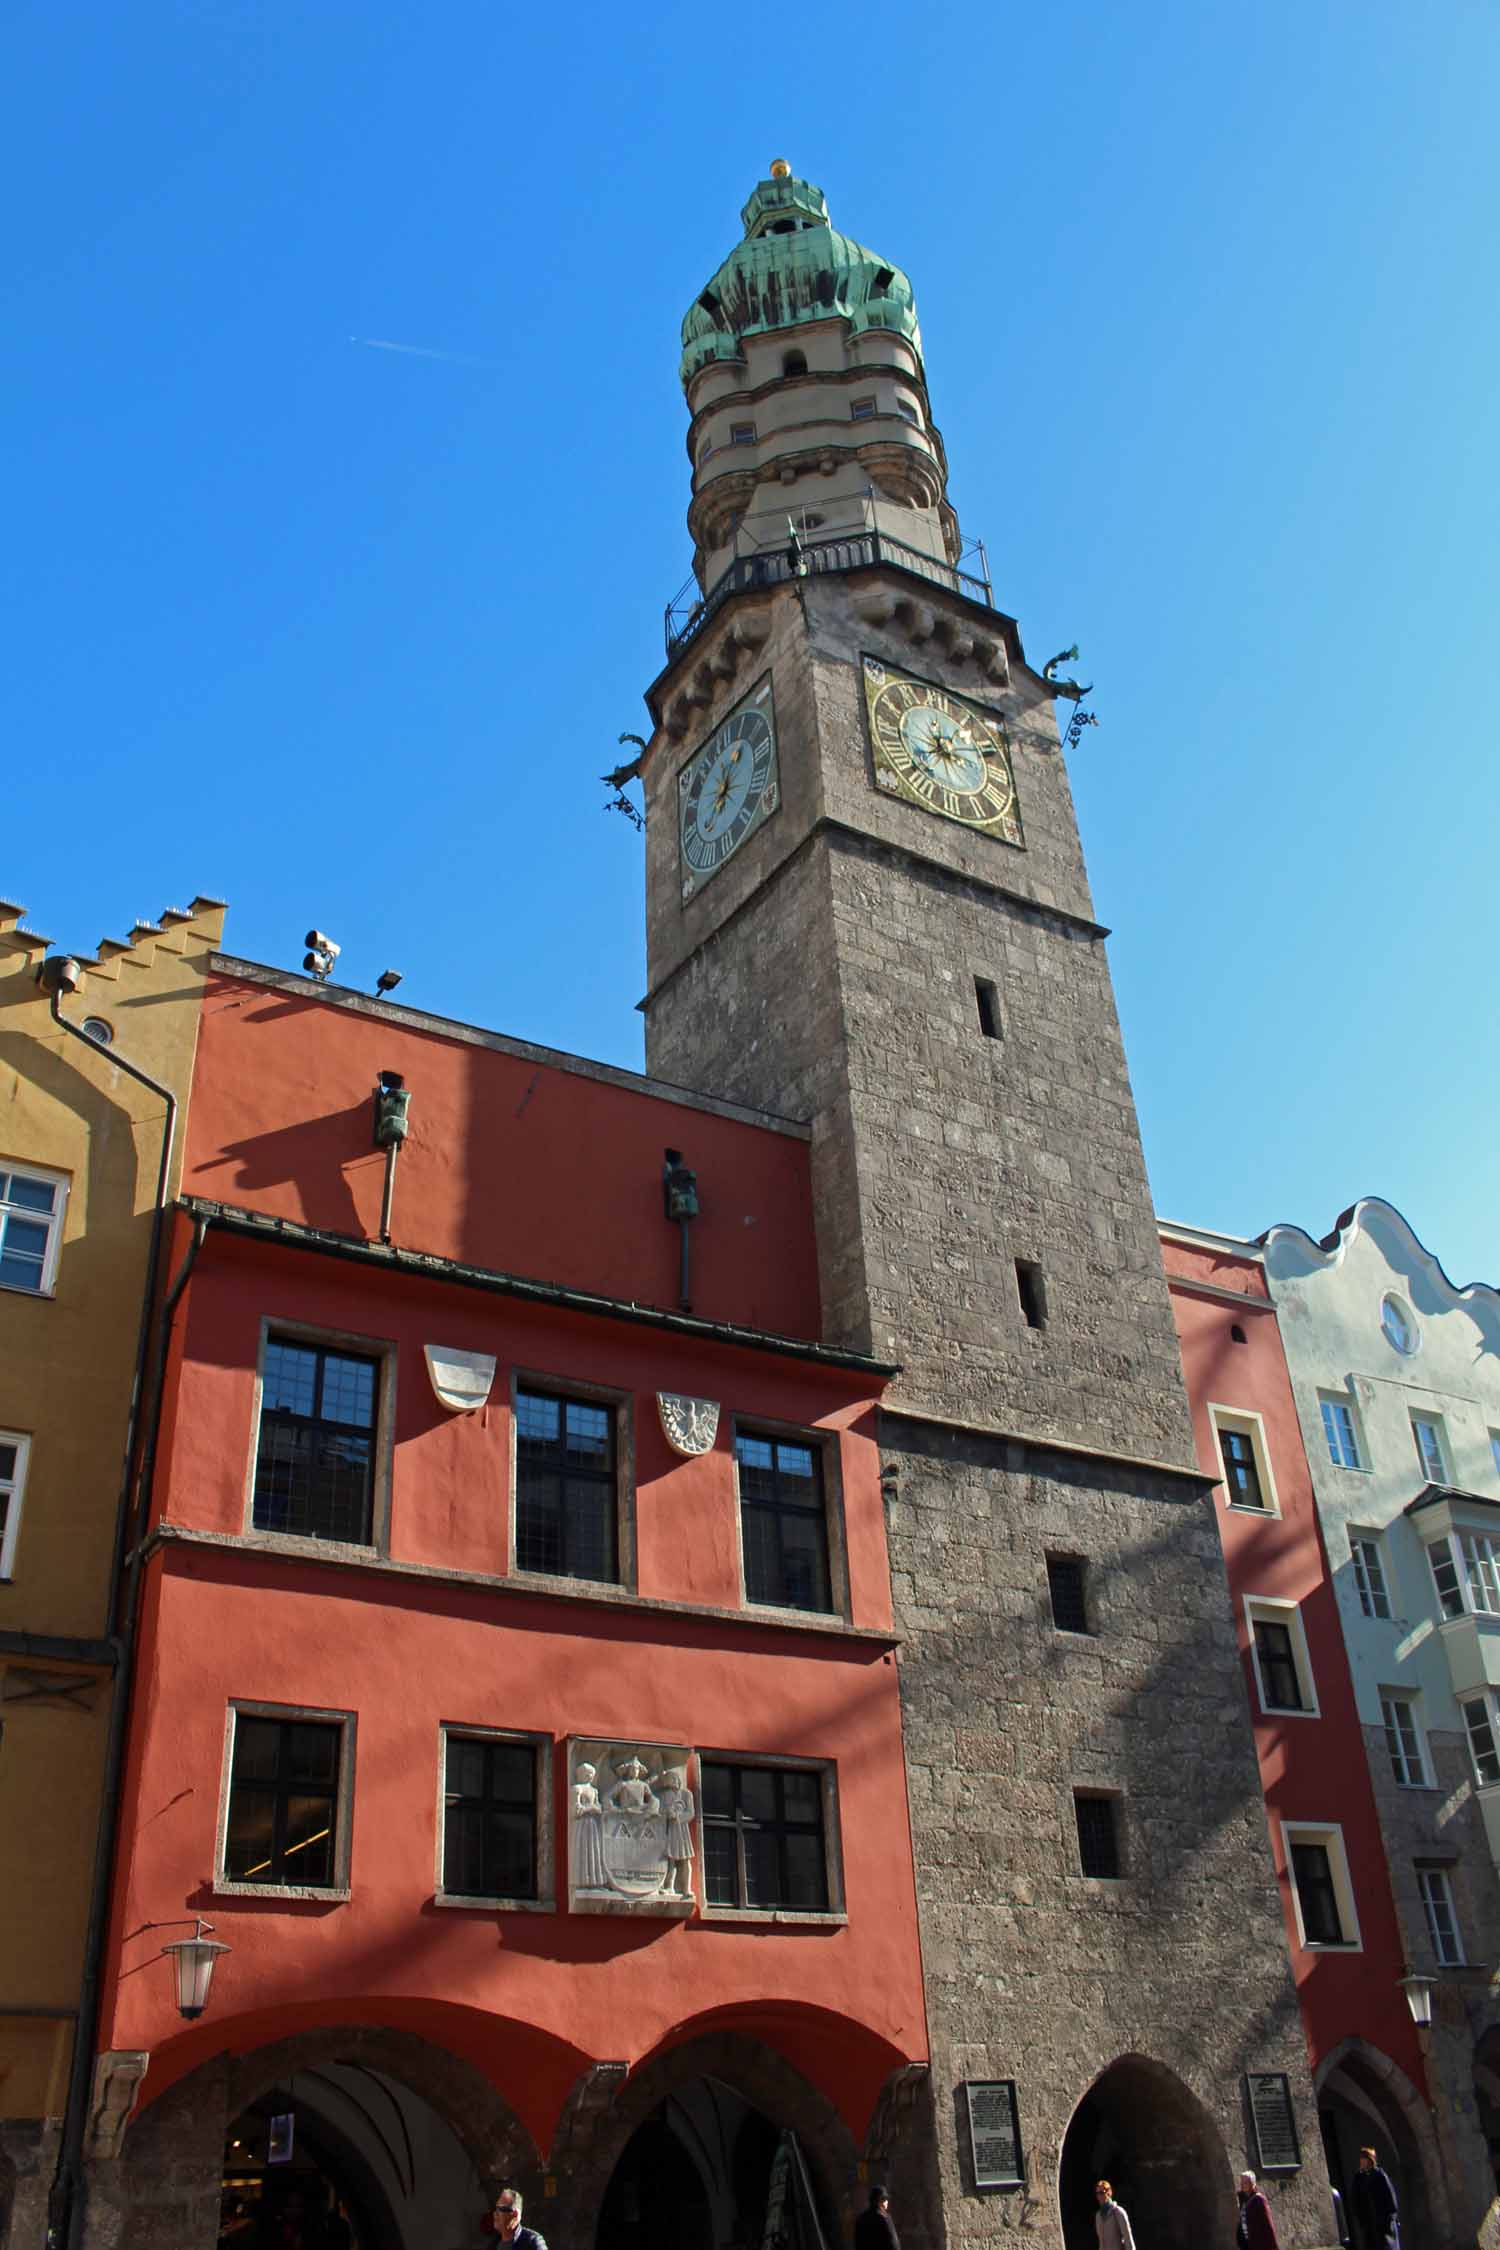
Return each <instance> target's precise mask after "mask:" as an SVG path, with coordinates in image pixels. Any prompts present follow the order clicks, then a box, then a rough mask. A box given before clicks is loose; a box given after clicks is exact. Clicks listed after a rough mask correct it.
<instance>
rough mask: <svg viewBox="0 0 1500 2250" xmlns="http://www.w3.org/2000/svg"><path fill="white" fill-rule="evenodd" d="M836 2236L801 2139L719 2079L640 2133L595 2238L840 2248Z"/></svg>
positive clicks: (691, 2246) (640, 2244) (751, 2249)
mask: <svg viewBox="0 0 1500 2250" xmlns="http://www.w3.org/2000/svg"><path fill="white" fill-rule="evenodd" d="M838 2239H839V2237H838V2234H837V2231H836V2229H835V2228H834V2225H833V2214H832V2212H831V2211H830V2210H829V2209H828V2208H827V2206H826V2202H825V2200H824V2198H823V2197H822V2196H820V2194H819V2191H818V2189H817V2187H816V2186H815V2185H814V2179H813V2172H812V2169H811V2167H810V2166H809V2164H808V2162H807V2157H806V2154H805V2152H804V2150H803V2148H802V2145H801V2143H800V2141H799V2140H798V2138H797V2136H796V2134H795V2133H794V2132H792V2131H790V2130H788V2129H786V2128H783V2127H780V2126H777V2125H776V2124H774V2123H773V2122H772V2120H771V2119H770V2118H769V2117H767V2116H766V2115H765V2114H764V2112H763V2111H761V2110H759V2109H756V2108H754V2107H753V2106H752V2105H751V2104H750V2103H749V2102H747V2101H746V2100H745V2099H744V2097H743V2095H741V2094H738V2093H736V2092H735V2090H734V2088H733V2087H731V2086H726V2085H725V2084H724V2083H723V2082H722V2081H721V2080H719V2079H716V2078H712V2077H702V2078H698V2079H694V2080H692V2081H690V2082H689V2083H687V2084H685V2085H683V2086H680V2087H679V2088H678V2089H677V2090H676V2091H675V2092H674V2093H672V2094H670V2095H668V2096H667V2097H666V2099H665V2100H663V2101H662V2102H661V2103H660V2104H659V2105H658V2106H657V2108H656V2109H655V2110H653V2112H652V2113H651V2115H650V2116H649V2117H647V2118H646V2119H645V2121H644V2122H643V2123H642V2124H640V2125H638V2126H637V2127H636V2129H635V2131H634V2132H633V2133H632V2134H631V2136H630V2139H629V2140H628V2141H627V2142H626V2144H625V2147H624V2149H623V2150H622V2152H621V2155H620V2158H619V2161H618V2163H617V2164H616V2166H615V2168H614V2172H613V2174H612V2175H611V2178H610V2181H609V2185H608V2187H607V2188H606V2190H605V2193H604V2199H603V2202H602V2204H601V2206H600V2210H599V2224H598V2230H597V2235H596V2242H597V2246H598V2250H762V2246H763V2245H766V2244H774V2245H775V2246H776V2250H832V2246H834V2245H836V2244H837V2242H838Z"/></svg>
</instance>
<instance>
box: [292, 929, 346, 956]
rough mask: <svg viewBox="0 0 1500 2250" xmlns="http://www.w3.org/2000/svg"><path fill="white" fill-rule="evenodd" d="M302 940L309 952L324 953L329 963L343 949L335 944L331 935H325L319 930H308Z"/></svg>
mask: <svg viewBox="0 0 1500 2250" xmlns="http://www.w3.org/2000/svg"><path fill="white" fill-rule="evenodd" d="M302 942H303V944H304V945H305V946H306V947H307V950H308V952H309V953H326V954H327V956H328V959H329V961H330V963H332V962H334V961H336V960H337V959H338V957H339V955H340V954H341V953H342V952H343V950H344V949H343V947H342V946H341V945H335V944H334V942H333V939H332V938H331V937H325V936H324V934H323V932H322V931H321V930H309V931H308V933H307V935H306V937H305V938H304V939H303V940H302Z"/></svg>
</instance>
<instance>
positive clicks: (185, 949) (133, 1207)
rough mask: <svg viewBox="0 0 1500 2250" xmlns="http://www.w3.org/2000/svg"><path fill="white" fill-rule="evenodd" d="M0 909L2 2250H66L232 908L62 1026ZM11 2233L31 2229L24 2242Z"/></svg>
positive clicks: (92, 995) (133, 964)
mask: <svg viewBox="0 0 1500 2250" xmlns="http://www.w3.org/2000/svg"><path fill="white" fill-rule="evenodd" d="M22 913H23V909H21V908H19V907H16V906H13V905H10V904H8V903H7V902H5V901H0V1730H3V1731H0V2242H7V2241H8V2243H9V2244H11V2245H13V2246H15V2250H20V2246H21V2245H22V2244H25V2245H26V2246H27V2250H30V2246H31V2245H32V2244H39V2243H41V2242H42V2240H43V2238H44V2230H45V2225H46V2205H47V2197H48V2191H49V2189H50V2186H51V2182H52V2175H53V2171H54V2168H55V2164H56V2158H57V2148H58V2143H59V2137H60V2134H61V2131H62V2120H63V2115H64V2111H65V2107H66V2102H67V2092H68V2082H69V2074H70V2069H71V2064H72V2056H73V2046H74V2038H75V2031H76V2026H77V2022H78V2011H79V2006H80V1992H81V1987H82V1978H83V1969H84V1959H85V1947H86V1943H87V1935H88V1928H89V1916H90V1903H91V1898H92V1895H93V1889H94V1870H95V1854H96V1849H97V1844H98V1837H99V1826H100V1814H101V1810H102V1790H103V1782H104V1775H105V1768H106V1748H107V1740H108V1733H109V1723H110V1710H111V1703H112V1699H113V1696H114V1694H115V1690H116V1665H117V1659H118V1647H117V1644H116V1641H115V1639H114V1636H115V1634H116V1633H117V1631H118V1627H119V1620H118V1618H117V1617H114V1616H112V1615H111V1597H112V1588H113V1584H114V1576H115V1568H116V1550H117V1527H118V1524H119V1520H120V1504H121V1495H122V1490H123V1487H124V1482H125V1473H126V1450H127V1444H128V1441H129V1434H130V1426H131V1412H132V1399H133V1396H134V1394H135V1392H136V1388H137V1377H138V1367H137V1361H138V1352H139V1346H140V1340H141V1334H142V1315H143V1306H144V1292H145V1289H146V1285H147V1278H148V1267H149V1262H150V1250H151V1242H152V1235H153V1220H154V1214H155V1209H156V1202H157V1193H158V1187H159V1184H160V1180H161V1167H162V1155H163V1145H164V1136H165V1132H166V1125H167V1115H168V1105H167V1103H166V1102H165V1100H164V1099H163V1098H162V1096H161V1095H160V1094H158V1093H155V1092H153V1091H152V1090H151V1089H150V1088H149V1087H147V1086H145V1085H142V1084H141V1083H140V1082H139V1081H138V1080H137V1079H135V1078H133V1077H132V1076H131V1075H130V1073H129V1071H128V1070H127V1069H126V1068H125V1067H123V1065H124V1064H125V1063H126V1062H129V1063H131V1064H133V1065H135V1067H136V1068H137V1069H139V1070H141V1071H143V1072H144V1073H145V1074H146V1075H147V1077H149V1078H151V1079H154V1080H156V1081H158V1082H159V1083H160V1084H161V1085H162V1086H164V1087H167V1088H169V1089H170V1090H171V1092H172V1093H173V1094H174V1095H175V1096H176V1098H177V1102H178V1105H179V1108H178V1116H177V1131H176V1147H175V1150H174V1153H173V1156H172V1160H171V1164H170V1168H169V1174H168V1178H167V1181H166V1187H167V1192H168V1194H172V1193H175V1191H176V1180H177V1164H178V1162H179V1161H180V1152H181V1147H182V1139H183V1132H182V1126H183V1116H184V1113H185V1109H186V1103H187V1096H188V1090H189V1085H190V1080H191V1075H192V1068H193V1056H194V1050H195V1047H196V1042H197V1034H198V1021H199V1014H200V1010H201V1005H202V999H203V990H204V979H205V974H206V971H207V967H208V962H209V957H210V955H211V954H212V952H213V951H214V949H215V948H216V946H217V945H218V942H219V939H220V936H221V933H222V928H223V920H224V908H223V906H222V904H221V903H220V902H219V901H217V900H212V899H205V898H198V899H195V900H194V902H193V904H192V906H191V907H190V908H185V909H176V908H174V909H169V910H168V911H167V912H166V913H164V914H163V915H162V917H161V920H160V922H159V923H151V924H138V925H137V927H136V928H135V929H133V930H132V931H131V933H130V936H129V938H128V939H122V940H118V941H116V940H106V941H105V942H104V943H103V944H102V945H101V946H100V948H99V951H98V954H97V955H96V956H95V957H92V958H88V959H84V960H81V961H80V962H79V963H78V968H79V970H80V972H81V975H80V977H79V979H78V980H77V982H76V985H74V983H73V980H72V977H71V975H69V976H68V977H67V978H65V979H64V982H65V983H66V984H68V985H69V986H71V987H72V988H71V989H66V990H64V991H63V992H62V993H61V995H60V999H59V1006H60V1008H61V1011H62V1013H63V1015H64V1016H65V1017H66V1018H67V1019H68V1021H69V1022H71V1023H73V1024H75V1025H77V1026H80V1027H83V1026H86V1027H87V1032H88V1036H87V1037H86V1038H80V1037H78V1036H76V1035H75V1033H73V1032H71V1031H69V1030H67V1029H65V1028H64V1026H63V1025H62V1024H60V1023H59V1022H58V1021H57V1020H56V1018H55V1016H54V1013H53V1006H52V998H51V994H50V992H49V991H48V990H47V989H45V988H44V984H43V982H42V981H41V980H40V978H39V971H40V969H41V965H42V962H43V960H44V958H45V957H46V955H47V954H48V951H49V946H50V941H49V940H48V939H46V938H43V937H41V936H38V935H37V934H36V933H35V932H33V931H30V930H28V929H27V928H26V927H25V926H24V924H23V922H22ZM7 2220H8V2221H9V2225H8V2227H7Z"/></svg>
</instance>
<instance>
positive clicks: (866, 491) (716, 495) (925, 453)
mask: <svg viewBox="0 0 1500 2250" xmlns="http://www.w3.org/2000/svg"><path fill="white" fill-rule="evenodd" d="M741 218H742V220H743V222H744V228H745V235H744V240H743V241H742V242H740V243H739V244H738V245H737V246H736V247H735V249H734V250H732V251H731V252H730V254H729V256H728V257H727V258H726V259H725V260H724V263H723V264H722V265H721V266H720V268H719V270H718V272H717V273H716V274H715V275H714V276H713V279H712V280H711V281H710V282H709V283H708V284H707V285H706V287H704V288H703V289H701V290H700V291H699V293H698V295H697V297H696V298H695V299H694V301H693V304H692V306H691V308H690V309H689V311H688V313H687V316H686V318H685V319H684V321H683V323H682V387H683V389H684V391H685V392H686V394H687V402H688V406H689V408H690V410H691V412H692V417H693V420H692V427H691V429H690V430H689V432H688V452H689V456H690V458H691V460H692V464H693V500H692V506H691V508H690V509H689V512H688V528H689V529H690V531H691V532H692V535H693V549H694V553H693V569H694V573H695V575H696V578H697V582H698V589H699V592H700V594H703V595H706V594H708V593H710V592H711V591H712V590H713V588H714V587H715V586H716V585H717V584H718V583H719V581H720V580H721V579H722V578H723V576H724V574H725V572H726V571H728V570H729V569H730V568H731V566H732V565H734V564H736V563H745V562H750V561H753V559H754V558H755V557H756V556H759V555H763V554H773V553H774V554H775V555H777V556H780V555H782V554H783V553H784V552H785V550H786V547H787V544H788V540H789V538H791V537H792V536H793V535H795V536H796V538H797V539H798V540H799V541H801V542H803V543H805V542H807V541H809V540H830V539H845V538H852V537H857V536H860V535H868V534H870V533H876V534H879V535H880V536H881V537H882V538H884V539H889V540H894V541H895V542H897V543H898V544H899V545H900V546H902V547H906V548H910V549H912V550H914V551H915V552H916V553H917V554H918V555H920V556H923V557H927V558H930V559H931V560H932V561H933V562H936V563H938V564H940V565H950V564H954V563H956V562H957V561H958V558H959V549H960V540H959V531H958V519H957V517H956V516H955V515H954V512H953V510H952V508H951V507H950V506H949V504H948V497H947V481H948V464H947V458H946V456H945V454H944V452H943V441H942V437H941V436H940V434H939V432H938V430H937V428H936V426H935V424H934V422H933V419H932V410H931V407H930V405H929V403H928V398H927V381H926V376H925V374H924V371H923V366H922V335H921V330H920V329H919V328H918V326H917V308H916V303H915V301H914V299H913V296H912V287H911V283H910V282H909V281H908V280H907V278H906V275H905V274H904V273H902V271H901V270H900V268H899V267H898V266H894V265H892V264H891V263H890V262H889V261H888V260H887V259H884V258H882V257H880V256H879V255H878V254H877V253H876V252H875V251H873V250H866V249H865V248H863V246H862V245H861V244H860V243H858V242H853V241H851V240H850V239H849V237H848V236H847V235H843V234H838V233H836V232H835V230H834V229H833V227H832V226H830V224H829V221H828V206H827V203H826V202H825V200H824V197H823V191H822V189H821V188H819V187H814V186H813V184H812V182H811V181H810V180H799V179H796V178H794V177H793V174H792V169H791V166H790V165H789V164H788V163H787V162H786V161H785V159H784V158H780V157H778V158H777V160H776V162H775V163H774V164H773V165H772V166H771V177H770V178H769V179H766V180H762V181H760V183H759V184H758V185H757V187H756V188H755V189H754V191H753V192H752V194H751V196H750V200H749V201H748V202H747V203H746V205H745V208H744V210H743V212H742V213H741Z"/></svg>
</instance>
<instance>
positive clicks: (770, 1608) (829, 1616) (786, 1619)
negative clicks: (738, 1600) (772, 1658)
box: [744, 1594, 849, 1625]
mask: <svg viewBox="0 0 1500 2250" xmlns="http://www.w3.org/2000/svg"><path fill="white" fill-rule="evenodd" d="M744 1614H745V1616H746V1617H767V1618H773V1619H774V1620H775V1622H776V1623H777V1624H778V1625H792V1624H796V1625H847V1624H848V1622H849V1620H848V1618H847V1617H845V1615H844V1614H843V1612H842V1610H837V1609H799V1608H798V1607H797V1606H796V1604H795V1603H792V1602H753V1601H751V1599H750V1597H749V1595H748V1594H747V1595H746V1596H745V1609H744Z"/></svg>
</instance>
